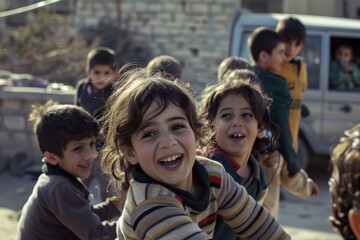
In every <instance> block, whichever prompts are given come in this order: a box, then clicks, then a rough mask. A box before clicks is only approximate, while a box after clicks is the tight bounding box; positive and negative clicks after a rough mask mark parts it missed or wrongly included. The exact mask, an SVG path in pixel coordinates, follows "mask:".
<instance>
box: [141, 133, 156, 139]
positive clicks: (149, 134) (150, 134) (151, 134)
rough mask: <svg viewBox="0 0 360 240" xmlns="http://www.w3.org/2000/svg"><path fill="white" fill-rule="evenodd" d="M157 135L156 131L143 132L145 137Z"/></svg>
mask: <svg viewBox="0 0 360 240" xmlns="http://www.w3.org/2000/svg"><path fill="white" fill-rule="evenodd" d="M153 136H155V133H154V132H146V133H144V134H143V138H148V137H153Z"/></svg>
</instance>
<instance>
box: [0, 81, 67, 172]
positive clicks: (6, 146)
mask: <svg viewBox="0 0 360 240" xmlns="http://www.w3.org/2000/svg"><path fill="white" fill-rule="evenodd" d="M48 100H53V101H56V102H59V103H73V100H74V93H67V92H60V91H47V90H46V89H41V88H22V87H13V88H8V89H5V90H0V166H2V167H4V166H5V164H7V162H5V161H19V162H18V163H19V164H26V165H31V164H36V163H40V161H41V157H42V154H41V152H40V150H39V147H38V144H37V140H36V137H35V135H34V133H33V126H32V123H30V122H29V121H28V117H29V113H30V111H31V105H33V104H38V103H39V104H42V103H45V102H46V101H48ZM20 161H21V162H20ZM0 169H1V167H0Z"/></svg>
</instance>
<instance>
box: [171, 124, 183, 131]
mask: <svg viewBox="0 0 360 240" xmlns="http://www.w3.org/2000/svg"><path fill="white" fill-rule="evenodd" d="M183 128H185V126H183V125H181V124H177V125H175V126H173V129H174V130H179V129H183Z"/></svg>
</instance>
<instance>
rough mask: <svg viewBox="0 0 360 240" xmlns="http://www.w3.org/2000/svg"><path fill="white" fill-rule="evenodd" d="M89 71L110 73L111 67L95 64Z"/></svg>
mask: <svg viewBox="0 0 360 240" xmlns="http://www.w3.org/2000/svg"><path fill="white" fill-rule="evenodd" d="M90 70H102V71H112V67H111V66H110V65H107V64H95V65H94V66H93V67H92V68H91V69H90Z"/></svg>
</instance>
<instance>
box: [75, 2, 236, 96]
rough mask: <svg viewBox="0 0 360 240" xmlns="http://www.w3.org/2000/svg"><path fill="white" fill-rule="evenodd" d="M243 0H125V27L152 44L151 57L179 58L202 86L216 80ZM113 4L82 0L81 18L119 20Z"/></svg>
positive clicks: (185, 75) (88, 21)
mask: <svg viewBox="0 0 360 240" xmlns="http://www.w3.org/2000/svg"><path fill="white" fill-rule="evenodd" d="M240 2H241V1H236V0H173V1H168V0H150V1H149V0H136V1H133V0H122V1H121V14H122V28H123V29H124V30H126V34H128V37H131V39H132V41H134V44H137V45H138V46H141V47H144V48H147V49H148V52H149V56H148V59H149V60H150V59H151V58H153V57H155V56H157V55H160V54H167V55H172V56H173V57H175V58H177V59H178V60H179V61H180V62H181V63H182V65H183V79H184V80H185V81H187V82H190V83H191V85H192V86H193V88H194V89H195V90H201V89H202V88H203V87H204V86H205V85H206V84H208V83H211V82H216V73H217V67H218V65H219V63H220V61H221V60H222V59H223V58H225V57H227V55H228V47H229V37H230V24H231V21H232V18H233V15H234V14H235V10H237V9H238V8H239V7H240ZM109 9H110V11H109ZM115 9H116V6H115V3H114V1H111V2H107V3H106V4H105V3H104V1H88V0H80V1H78V5H77V12H76V14H77V16H76V18H77V23H78V24H80V25H81V24H85V25H96V21H101V20H103V19H113V21H116V14H115ZM94 13H96V16H95V15H94ZM114 14H115V15H114Z"/></svg>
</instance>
